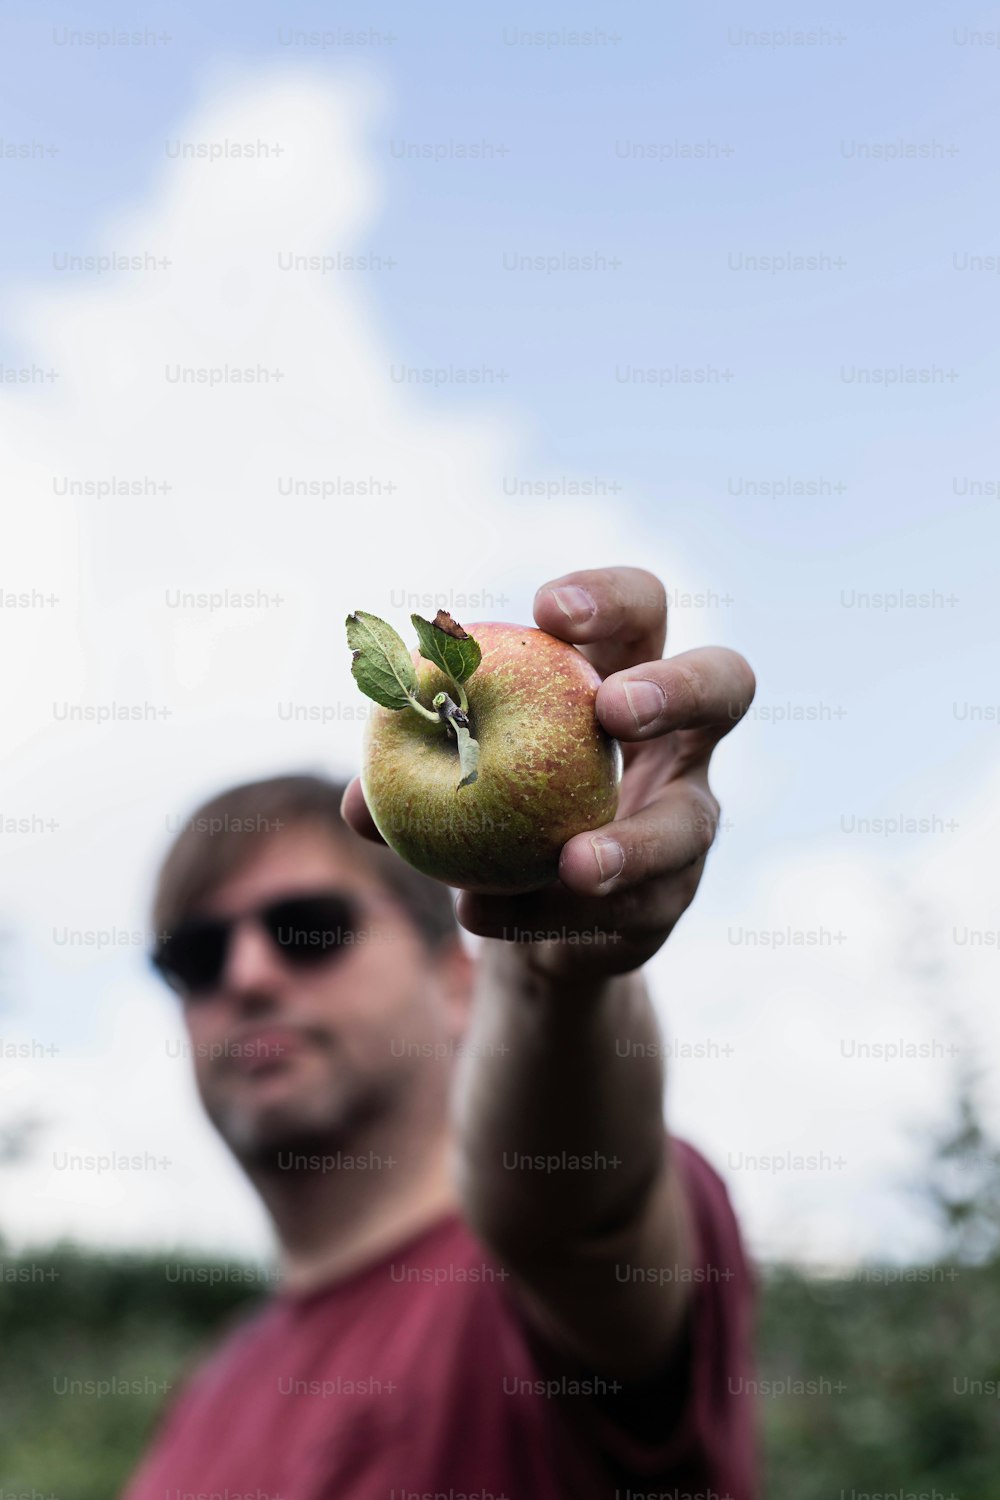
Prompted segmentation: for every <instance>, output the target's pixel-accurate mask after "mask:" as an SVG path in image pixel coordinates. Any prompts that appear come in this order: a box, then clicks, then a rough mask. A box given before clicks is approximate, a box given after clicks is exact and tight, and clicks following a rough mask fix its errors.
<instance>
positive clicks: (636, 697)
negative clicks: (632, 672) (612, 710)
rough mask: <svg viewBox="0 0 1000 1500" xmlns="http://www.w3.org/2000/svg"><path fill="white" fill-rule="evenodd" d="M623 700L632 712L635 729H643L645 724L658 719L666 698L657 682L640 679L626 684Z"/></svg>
mask: <svg viewBox="0 0 1000 1500" xmlns="http://www.w3.org/2000/svg"><path fill="white" fill-rule="evenodd" d="M625 700H626V702H627V703H628V706H629V708H630V709H631V710H632V717H633V719H634V720H635V727H636V729H645V727H646V725H647V724H652V722H653V720H654V719H658V718H659V717H660V715H661V714H662V712H663V710H664V707H665V706H666V702H667V696H666V694H665V693H664V691H663V689H662V688H661V687H660V684H659V683H658V682H650V681H649V680H648V679H647V678H640V679H638V680H637V681H633V682H626V684H625Z"/></svg>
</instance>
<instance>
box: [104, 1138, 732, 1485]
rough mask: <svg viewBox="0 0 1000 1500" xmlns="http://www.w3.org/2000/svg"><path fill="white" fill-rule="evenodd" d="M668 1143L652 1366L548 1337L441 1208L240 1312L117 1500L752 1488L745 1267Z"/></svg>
mask: <svg viewBox="0 0 1000 1500" xmlns="http://www.w3.org/2000/svg"><path fill="white" fill-rule="evenodd" d="M674 1148H675V1150H676V1151H677V1160H678V1163H679V1165H680V1166H681V1169H682V1171H683V1172H684V1175H685V1181H686V1183H687V1188H688V1194H689V1198H690V1202H691V1204H692V1207H693V1210H694V1222H695V1225H696V1228H697V1241H698V1243H697V1247H696V1254H695V1257H694V1260H693V1269H692V1271H691V1274H690V1279H691V1282H692V1296H691V1303H690V1313H689V1319H688V1323H687V1331H686V1335H685V1338H684V1340H683V1341H682V1346H681V1347H680V1349H679V1351H678V1352H677V1354H676V1355H675V1356H674V1357H673V1358H672V1360H671V1361H670V1367H669V1368H668V1369H665V1370H664V1371H663V1373H662V1375H660V1376H658V1377H656V1378H655V1379H652V1380H650V1381H644V1382H642V1384H641V1385H627V1386H622V1385H621V1383H620V1382H615V1381H613V1380H612V1379H610V1378H602V1377H601V1376H600V1375H598V1374H596V1373H595V1372H593V1371H588V1370H586V1369H584V1368H583V1367H582V1366H579V1365H578V1364H576V1363H575V1362H574V1361H573V1360H572V1359H570V1358H567V1357H565V1356H564V1355H562V1354H559V1353H556V1352H555V1351H554V1350H552V1349H549V1348H547V1347H545V1345H544V1343H543V1341H542V1339H541V1338H540V1336H539V1335H538V1333H537V1332H536V1331H535V1330H534V1329H533V1327H532V1326H530V1325H528V1323H527V1322H526V1320H525V1318H524V1317H523V1316H522V1314H521V1311H520V1308H519V1304H518V1301H517V1299H516V1297H515V1295H514V1294H513V1292H512V1278H511V1277H510V1275H509V1274H508V1273H507V1272H506V1271H505V1270H504V1269H503V1267H502V1266H501V1264H500V1262H498V1261H497V1260H496V1259H495V1258H494V1257H493V1256H492V1255H491V1254H490V1253H489V1252H488V1251H487V1250H486V1249H485V1248H484V1247H483V1245H482V1243H481V1242H480V1241H478V1240H477V1239H475V1237H474V1236H473V1235H472V1234H471V1233H470V1231H469V1230H468V1228H467V1227H466V1226H465V1224H464V1223H463V1221H462V1219H461V1218H460V1217H459V1216H458V1215H457V1214H449V1215H448V1216H446V1217H444V1218H441V1219H439V1220H438V1221H437V1222H436V1223H435V1224H433V1225H432V1226H431V1227H430V1228H427V1229H424V1230H423V1231H422V1232H421V1233H420V1234H418V1235H416V1236H414V1237H413V1238H412V1239H410V1240H408V1241H407V1242H406V1243H405V1244H403V1245H400V1246H397V1247H396V1248H395V1249H394V1250H393V1251H392V1252H391V1253H390V1254H388V1255H385V1256H382V1257H380V1258H379V1259H378V1260H376V1261H373V1262H371V1263H370V1264H369V1265H367V1266H365V1267H364V1268H363V1269H361V1270H359V1271H356V1272H354V1273H353V1274H351V1275H350V1276H348V1277H346V1278H345V1279H342V1280H339V1281H336V1282H333V1283H332V1284H331V1285H329V1286H326V1287H320V1288H319V1289H315V1290H313V1291H311V1292H308V1293H304V1294H303V1293H297V1294H296V1293H291V1292H289V1291H287V1290H283V1291H281V1292H279V1293H278V1294H277V1295H275V1296H273V1297H272V1298H270V1299H269V1300H268V1301H267V1302H266V1303H265V1304H264V1305H263V1306H262V1307H258V1308H257V1309H256V1310H254V1311H253V1312H251V1313H250V1314H249V1315H248V1314H246V1313H244V1314H242V1316H241V1318H240V1321H239V1323H238V1324H237V1326H236V1327H235V1328H234V1329H233V1330H232V1331H231V1332H230V1333H229V1335H228V1337H226V1338H225V1339H224V1341H223V1342H222V1343H221V1345H220V1346H219V1347H218V1348H217V1349H216V1351H215V1352H214V1354H212V1355H211V1356H210V1357H209V1358H208V1360H207V1361H206V1362H205V1363H204V1364H202V1365H201V1366H200V1367H199V1368H198V1369H197V1370H196V1371H195V1372H194V1374H193V1375H192V1376H190V1378H189V1379H188V1380H187V1382H186V1384H185V1385H184V1386H183V1387H182V1389H181V1391H180V1393H179V1395H178V1396H177V1397H176V1398H175V1399H174V1400H173V1401H172V1402H171V1403H170V1404H169V1406H168V1409H167V1411H166V1413H165V1415H164V1417H163V1418H162V1419H161V1424H160V1428H159V1431H158V1433H157V1436H156V1439H155V1441H154V1443H153V1445H152V1448H151V1449H150V1451H149V1453H148V1454H147V1456H146V1458H145V1460H144V1462H143V1463H142V1465H141V1466H140V1468H139V1469H138V1471H137V1472H136V1473H135V1475H134V1476H133V1478H132V1481H131V1483H130V1485H129V1486H128V1488H127V1489H126V1491H125V1493H124V1500H174V1497H175V1496H186V1495H195V1496H198V1495H204V1496H206V1497H212V1500H215V1497H221V1500H251V1497H252V1500H504V1497H505V1500H647V1497H652V1496H656V1497H657V1500H660V1497H663V1500H675V1497H676V1500H727V1497H728V1500H750V1497H752V1496H753V1494H754V1493H755V1484H754V1437H753V1410H752V1403H751V1401H750V1400H749V1398H748V1397H747V1396H746V1395H745V1394H742V1392H743V1391H745V1390H746V1389H747V1387H746V1385H745V1381H746V1379H747V1377H748V1376H749V1374H750V1334H751V1321H752V1303H753V1295H752V1292H753V1285H752V1273H751V1271H750V1270H749V1268H748V1266H747V1263H746V1260H745V1258H744V1253H743V1248H742V1245H741V1243H740V1236H739V1231H738V1229H737V1225H736V1220H735V1218H734V1216H733V1212H732V1209H731V1207H730V1204H729V1199H728V1195H727V1193H726V1190H725V1188H724V1186H723V1184H722V1181H721V1179H720V1178H719V1177H718V1176H717V1175H716V1173H715V1172H714V1171H713V1170H712V1169H711V1167H709V1165H708V1164H707V1162H706V1161H705V1160H704V1158H703V1157H702V1156H700V1155H699V1154H698V1153H697V1152H696V1151H695V1150H694V1148H693V1147H691V1146H689V1145H687V1144H686V1143H684V1142H679V1141H675V1142H674ZM635 1269H636V1268H629V1269H628V1271H626V1269H625V1268H624V1267H623V1268H621V1270H620V1271H619V1270H617V1269H616V1275H618V1276H620V1278H621V1279H624V1278H625V1275H626V1274H635ZM639 1271H640V1273H641V1274H642V1275H643V1276H644V1277H645V1279H647V1280H648V1279H649V1278H650V1277H653V1278H655V1279H658V1280H660V1281H661V1282H662V1281H665V1280H668V1279H669V1278H670V1277H671V1276H672V1275H675V1274H676V1272H675V1271H674V1270H673V1268H670V1267H667V1268H658V1267H644V1268H639ZM616 1385H617V1387H618V1388H617V1389H615V1387H616Z"/></svg>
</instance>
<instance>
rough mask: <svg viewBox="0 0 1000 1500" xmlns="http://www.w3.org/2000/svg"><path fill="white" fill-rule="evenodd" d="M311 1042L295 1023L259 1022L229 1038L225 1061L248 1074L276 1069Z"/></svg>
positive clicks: (233, 1068)
mask: <svg viewBox="0 0 1000 1500" xmlns="http://www.w3.org/2000/svg"><path fill="white" fill-rule="evenodd" d="M312 1045H313V1043H312V1039H311V1038H310V1037H309V1036H308V1035H307V1034H306V1033H305V1032H303V1031H301V1030H299V1029H298V1028H297V1027H292V1026H262V1027H258V1028H257V1029H256V1030H253V1031H247V1032H243V1033H242V1034H241V1035H240V1036H238V1037H234V1038H233V1039H232V1040H231V1041H230V1042H229V1044H228V1046H227V1059H228V1065H229V1067H230V1068H232V1070H233V1071H234V1072H237V1073H242V1074H244V1075H249V1076H251V1077H253V1076H256V1075H258V1074H261V1073H269V1072H279V1071H281V1070H283V1069H284V1068H286V1067H288V1066H289V1065H290V1064H291V1063H292V1061H293V1060H294V1059H295V1058H296V1057H297V1056H299V1054H300V1053H302V1052H304V1051H306V1050H307V1049H308V1048H309V1047H311V1046H312Z"/></svg>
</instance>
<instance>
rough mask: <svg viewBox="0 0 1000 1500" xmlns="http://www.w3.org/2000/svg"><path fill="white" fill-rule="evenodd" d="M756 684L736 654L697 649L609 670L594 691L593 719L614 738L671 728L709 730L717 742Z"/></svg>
mask: <svg viewBox="0 0 1000 1500" xmlns="http://www.w3.org/2000/svg"><path fill="white" fill-rule="evenodd" d="M756 686H757V684H756V679H755V678H754V674H753V671H752V670H751V667H750V664H749V662H747V661H746V660H745V658H744V657H742V656H740V654H739V652H738V651H730V650H728V649H727V648H726V647H725V646H703V647H699V649H698V650H696V651H682V652H681V654H680V655H679V656H672V657H669V658H668V659H667V660H666V661H646V662H643V663H642V664H641V665H640V666H637V667H632V668H630V669H628V670H627V671H622V672H615V673H614V674H613V675H612V676H610V677H609V678H607V680H606V681H605V682H602V683H601V686H600V688H599V689H598V693H597V716H598V718H599V719H600V721H601V723H602V724H603V725H604V727H605V729H606V730H607V731H608V733H609V734H613V735H614V737H615V738H616V739H619V740H651V739H655V738H656V737H657V735H661V734H666V733H668V731H670V730H673V729H707V730H713V731H717V732H716V733H715V734H714V740H719V739H721V738H722V736H723V735H724V734H728V732H729V730H730V729H732V728H733V726H734V725H735V724H738V723H739V721H740V719H742V717H743V715H744V714H745V713H746V711H747V709H748V708H749V707H750V704H751V702H752V701H753V695H754V692H755V690H756ZM710 738H713V737H710Z"/></svg>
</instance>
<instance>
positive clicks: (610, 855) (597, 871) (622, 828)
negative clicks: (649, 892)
mask: <svg viewBox="0 0 1000 1500" xmlns="http://www.w3.org/2000/svg"><path fill="white" fill-rule="evenodd" d="M718 826H719V804H718V802H716V800H715V798H714V797H713V795H712V793H711V791H710V790H709V788H708V781H707V779H706V778H705V776H704V775H703V776H701V777H697V776H694V775H692V776H684V777H682V778H681V779H680V780H679V781H674V782H671V783H670V784H669V786H668V787H667V788H666V790H665V791H664V792H663V793H662V795H661V796H659V797H658V798H657V799H656V801H655V802H651V803H650V804H649V806H648V807H644V808H642V810H641V811H640V812H636V813H632V814H631V816H629V817H627V818H619V819H616V820H615V821H614V822H612V823H605V825H604V827H603V828H595V829H592V830H591V832H590V833H578V834H576V835H575V837H573V838H571V839H569V840H568V841H567V843H565V844H564V845H563V848H562V853H561V855H560V857H559V879H560V880H561V881H562V883H563V884H564V885H566V886H568V887H569V889H570V890H572V891H576V892H578V893H579V894H580V895H583V896H604V895H607V894H608V893H613V892H617V891H625V890H628V889H629V888H630V887H632V886H637V885H642V884H643V883H644V882H646V881H652V880H657V879H659V878H660V877H661V876H664V875H672V874H676V873H678V872H679V871H681V870H683V869H685V868H686V867H687V866H688V865H691V864H694V862H695V861H696V860H698V859H701V858H703V857H704V855H706V854H707V853H708V851H709V849H710V848H711V846H712V843H713V841H714V839H715V834H716V829H717V828H718Z"/></svg>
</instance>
